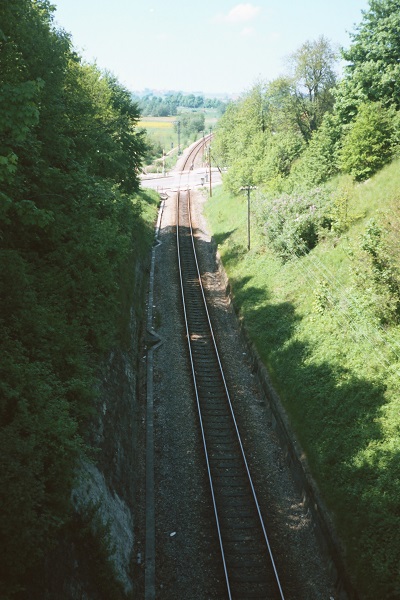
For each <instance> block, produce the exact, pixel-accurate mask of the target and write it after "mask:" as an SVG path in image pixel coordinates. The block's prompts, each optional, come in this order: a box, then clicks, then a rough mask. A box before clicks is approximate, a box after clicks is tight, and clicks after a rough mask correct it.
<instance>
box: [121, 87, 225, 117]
mask: <svg viewBox="0 0 400 600" xmlns="http://www.w3.org/2000/svg"><path fill="white" fill-rule="evenodd" d="M132 99H133V100H134V101H135V102H136V103H137V105H138V107H139V110H140V112H141V114H142V115H143V116H145V117H148V116H151V117H171V116H175V115H177V114H178V109H179V108H181V107H182V108H190V109H197V110H198V109H202V108H214V109H217V110H218V111H219V113H220V114H223V112H224V110H225V107H226V103H225V102H223V101H222V100H218V99H217V98H205V97H204V96H195V95H194V94H187V95H186V94H182V93H180V92H179V93H176V94H167V95H166V96H164V97H161V96H154V95H153V94H148V95H146V96H143V97H139V96H135V95H133V96H132Z"/></svg>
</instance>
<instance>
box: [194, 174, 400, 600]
mask: <svg viewBox="0 0 400 600" xmlns="http://www.w3.org/2000/svg"><path fill="white" fill-rule="evenodd" d="M334 186H335V187H338V186H343V187H346V189H347V190H348V194H349V211H350V212H351V214H353V215H356V217H355V219H354V222H353V224H352V226H351V228H350V229H349V230H348V231H347V232H346V234H344V235H342V236H341V237H340V238H335V237H332V238H330V237H328V238H327V239H325V240H323V241H322V242H321V243H320V244H318V245H317V247H316V248H315V249H314V250H313V251H312V252H311V253H310V254H308V255H307V256H304V257H302V258H300V259H297V260H292V261H289V262H287V263H284V264H283V263H281V262H280V261H279V260H278V259H277V258H276V257H275V255H274V254H273V253H272V252H271V251H270V250H269V248H268V247H267V245H266V238H265V237H264V236H263V235H262V232H261V230H260V229H259V228H258V226H257V224H256V223H255V222H253V223H252V239H251V245H252V249H251V251H250V252H247V247H246V246H247V230H246V225H247V220H246V219H247V213H246V210H247V203H246V198H245V197H244V196H243V197H239V198H232V197H230V196H229V195H228V194H226V193H225V192H224V191H223V190H222V189H218V190H216V191H215V194H214V195H213V198H212V199H210V200H209V202H208V204H207V207H206V215H207V218H208V220H209V223H210V226H211V229H212V231H213V235H214V238H215V240H216V241H217V243H218V245H219V251H220V253H221V257H222V260H223V262H224V265H225V268H226V270H227V273H228V276H229V279H230V281H231V284H232V289H233V294H234V298H235V303H236V306H237V307H238V309H239V311H240V313H241V315H242V317H243V318H244V320H245V325H246V327H247V330H248V332H249V334H250V336H251V338H252V339H253V341H254V342H255V344H256V346H257V348H258V351H259V353H260V355H261V357H262V359H263V361H264V362H265V364H266V365H267V367H268V369H269V372H270V374H271V377H272V379H273V382H274V385H275V387H276V389H277V390H278V392H279V394H280V397H281V399H282V402H283V404H284V406H285V408H286V410H287V412H288V415H289V418H290V421H291V424H292V427H293V429H294V431H295V432H296V435H297V436H298V438H299V439H300V442H301V444H302V446H303V449H304V450H305V452H306V455H307V458H308V461H309V463H310V466H311V469H312V472H313V474H314V476H315V478H316V480H317V482H318V485H319V487H320V490H321V492H322V494H323V497H324V499H325V502H326V504H327V506H328V507H329V508H330V510H331V511H332V513H333V515H334V519H335V522H336V526H337V529H338V532H339V534H340V537H341V538H342V540H343V542H344V544H345V547H346V560H347V563H348V566H349V570H350V572H351V573H352V575H353V577H354V580H355V582H356V586H357V588H358V589H359V591H360V593H361V596H362V597H364V598H368V599H371V600H372V599H374V600H375V599H377V598H399V597H400V573H399V567H398V566H399V564H400V540H399V536H398V531H399V528H400V501H399V498H400V466H399V465H400V442H399V439H400V436H399V433H400V394H399V392H400V327H399V326H396V325H394V324H392V325H391V326H386V327H385V328H382V327H381V326H380V325H379V323H378V322H377V319H376V318H374V316H373V314H372V313H371V311H370V307H369V303H370V300H369V291H368V288H366V289H364V290H363V289H361V288H360V286H359V284H357V281H358V280H357V275H356V274H357V272H358V271H359V270H360V269H363V260H364V259H363V255H362V251H361V249H360V235H361V233H362V232H363V231H364V230H365V225H366V222H367V221H368V220H369V219H370V218H371V217H372V216H375V215H377V214H379V213H380V212H382V211H385V210H388V211H390V210H391V207H392V206H393V203H394V202H397V203H398V202H399V200H400V169H399V163H398V162H397V163H394V164H393V165H390V166H389V167H387V168H385V169H384V170H383V171H382V172H380V173H378V174H377V175H376V176H375V177H374V178H373V179H371V180H370V181H368V182H366V183H364V184H361V185H357V186H353V185H352V184H351V183H350V181H349V179H348V178H344V177H342V178H337V179H336V181H335V182H334ZM254 201H255V200H254Z"/></svg>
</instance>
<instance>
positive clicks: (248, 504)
mask: <svg viewBox="0 0 400 600" xmlns="http://www.w3.org/2000/svg"><path fill="white" fill-rule="evenodd" d="M177 215H178V222H177V248H178V262H179V271H180V280H181V290H182V301H183V302H182V305H183V312H184V317H185V328H186V335H187V340H188V349H189V355H190V365H191V370H192V376H193V383H194V392H195V397H196V402H197V408H198V414H199V419H200V428H201V435H202V440H203V445H204V450H205V460H206V465H207V471H208V478H209V482H210V489H211V495H212V501H213V502H212V503H213V507H214V514H215V520H216V528H217V535H218V539H219V546H220V550H221V560H222V562H223V568H224V573H225V580H226V589H227V597H228V598H230V599H235V600H236V599H241V600H244V599H246V600H247V599H252V598H260V599H261V598H264V599H266V598H267V599H270V600H276V599H277V600H278V599H279V600H284V594H283V590H282V586H281V583H280V580H279V576H278V572H277V568H276V564H275V561H274V558H273V554H272V549H271V547H270V543H269V540H268V536H267V533H266V527H265V524H264V520H263V516H262V514H261V511H260V507H259V503H258V500H257V496H256V492H255V489H254V485H253V481H252V479H251V475H250V470H249V467H248V463H247V459H246V456H245V452H244V448H243V444H242V441H241V438H240V433H239V430H238V426H237V422H236V418H235V415H234V411H233V407H232V403H231V399H230V395H229V390H228V386H227V383H226V379H225V375H224V372H223V369H222V363H221V359H220V356H219V353H218V348H217V344H216V340H215V336H214V333H213V328H212V324H211V320H210V316H209V312H208V309H207V303H206V297H205V293H204V290H203V287H202V281H201V273H200V269H199V264H198V260H197V256H196V249H195V242H194V236H193V230H192V224H191V215H190V191H186V192H182V191H180V192H178V193H177Z"/></svg>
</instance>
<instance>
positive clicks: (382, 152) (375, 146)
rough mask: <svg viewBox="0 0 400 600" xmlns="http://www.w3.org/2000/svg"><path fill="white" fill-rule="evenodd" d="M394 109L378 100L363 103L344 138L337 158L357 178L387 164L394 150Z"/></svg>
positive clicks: (362, 178)
mask: <svg viewBox="0 0 400 600" xmlns="http://www.w3.org/2000/svg"><path fill="white" fill-rule="evenodd" d="M396 116H397V115H396V111H395V110H394V109H392V108H385V107H383V106H382V104H381V103H380V102H372V103H365V104H362V105H361V106H360V108H359V111H358V114H357V117H356V118H355V120H354V122H353V123H352V124H351V125H350V126H349V130H348V132H347V134H346V135H345V137H344V140H343V145H342V149H341V151H340V154H339V161H340V166H341V168H342V170H343V171H344V172H345V173H350V174H351V175H352V176H353V177H354V179H355V180H356V181H363V180H365V179H368V178H369V177H370V176H371V175H373V174H374V173H376V172H377V171H379V169H381V168H382V167H383V166H384V165H385V164H386V163H388V162H389V161H390V160H391V158H392V157H393V155H394V154H395V151H396V138H397V135H396V129H397V127H396V123H397V122H398V119H396Z"/></svg>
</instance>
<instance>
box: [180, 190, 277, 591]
mask: <svg viewBox="0 0 400 600" xmlns="http://www.w3.org/2000/svg"><path fill="white" fill-rule="evenodd" d="M187 199H188V207H187V211H188V220H189V227H188V229H189V237H190V240H191V246H192V252H193V260H194V264H195V271H196V274H197V282H198V285H199V289H200V292H201V297H202V302H203V307H204V310H205V315H206V320H207V324H208V333H209V334H210V337H211V341H212V346H213V350H214V353H215V358H216V360H217V363H218V369H219V375H220V377H221V379H222V383H223V388H224V391H225V397H226V400H227V402H228V406H229V412H230V416H231V419H232V423H233V426H234V431H235V434H236V440H237V443H238V444H239V448H240V453H241V458H242V461H243V465H244V468H245V472H246V476H247V481H248V484H249V485H250V489H251V494H252V498H253V501H254V506H255V508H256V512H257V515H258V520H259V525H260V526H261V530H262V533H263V538H264V542H265V545H266V548H267V551H268V556H269V559H270V563H271V566H272V570H273V574H274V581H275V584H276V588H277V591H278V595H279V598H280V600H284V595H283V591H282V586H281V583H280V580H279V576H278V572H277V568H276V564H275V560H274V557H273V554H272V549H271V545H270V542H269V539H268V535H267V532H266V528H265V524H264V521H263V518H262V514H261V510H260V505H259V502H258V499H257V496H256V492H255V488H254V484H253V480H252V477H251V474H250V469H249V465H248V462H247V459H246V455H245V451H244V447H243V443H242V440H241V437H240V433H239V429H238V425H237V421H236V417H235V414H234V410H233V406H232V402H231V398H230V394H229V390H228V386H227V382H226V378H225V375H224V372H223V368H222V363H221V359H220V356H219V352H218V347H217V343H216V339H215V335H214V331H213V327H212V323H211V318H210V314H209V310H208V307H207V300H206V296H205V292H204V288H203V285H202V279H201V273H200V268H199V263H198V259H197V253H196V248H195V242H194V234H193V225H192V219H191V206H190V192H189V190H188V191H187ZM177 214H178V217H177V219H178V222H177V248H178V264H179V277H180V283H181V294H182V305H183V312H184V320H185V328H186V336H187V340H188V348H189V356H190V363H191V370H192V376H193V383H194V389H195V395H196V402H197V409H198V414H199V420H200V428H201V435H202V440H203V447H204V452H205V456H206V464H207V472H208V478H209V483H210V489H211V495H212V502H213V508H214V514H215V519H216V523H217V531H218V539H219V544H220V550H221V556H222V561H223V567H224V573H225V579H226V584H227V590H228V596H229V598H230V599H231V598H232V597H234V596H232V590H231V582H230V574H229V568H228V564H227V559H226V553H225V549H224V541H223V532H222V527H221V522H220V516H219V512H218V502H217V499H216V493H215V489H214V481H213V474H212V468H211V464H210V463H211V461H210V457H209V452H208V447H207V435H206V432H205V426H204V419H203V414H202V408H201V399H200V394H199V389H198V384H197V374H196V368H195V361H194V358H193V349H192V341H191V332H190V328H189V320H188V310H187V304H186V298H185V286H184V276H183V274H182V259H181V244H180V240H179V230H180V226H181V225H180V192H178V195H177ZM216 462H217V461H216ZM236 477H237V478H238V477H239V476H238V475H236ZM240 483H241V482H240ZM221 489H222V488H221ZM221 489H220V492H221ZM249 527H250V526H249ZM242 528H243V529H244V527H242ZM253 567H255V563H254V565H253ZM274 597H276V593H275V596H274Z"/></svg>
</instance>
